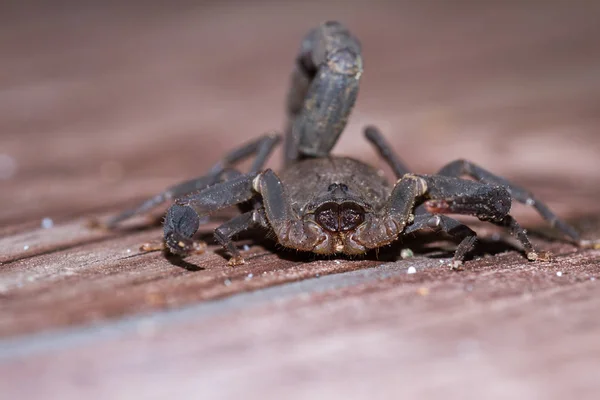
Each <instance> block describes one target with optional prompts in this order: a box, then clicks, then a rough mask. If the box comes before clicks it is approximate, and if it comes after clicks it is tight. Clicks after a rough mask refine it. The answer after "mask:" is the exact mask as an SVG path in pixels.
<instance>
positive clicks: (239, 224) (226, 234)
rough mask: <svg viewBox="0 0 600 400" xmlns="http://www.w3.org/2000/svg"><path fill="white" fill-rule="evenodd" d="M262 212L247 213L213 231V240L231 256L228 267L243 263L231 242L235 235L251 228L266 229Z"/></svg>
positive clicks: (266, 225)
mask: <svg viewBox="0 0 600 400" xmlns="http://www.w3.org/2000/svg"><path fill="white" fill-rule="evenodd" d="M263 212H264V210H252V211H248V212H246V213H243V214H240V215H238V216H237V217H235V218H232V219H230V220H229V221H227V222H225V223H224V224H222V225H221V226H219V227H218V228H217V229H215V238H216V239H217V241H218V242H219V243H220V244H221V246H223V247H224V248H225V249H226V250H227V251H228V252H229V254H230V255H231V258H230V259H229V265H231V266H234V265H240V264H243V263H244V259H243V258H242V256H241V255H240V252H239V250H238V249H237V247H236V246H235V244H234V243H233V241H232V238H233V237H234V236H235V235H237V234H238V233H240V232H242V231H245V230H247V229H250V228H252V227H253V226H262V227H265V228H268V226H269V225H268V224H267V222H266V220H265V217H264V214H263Z"/></svg>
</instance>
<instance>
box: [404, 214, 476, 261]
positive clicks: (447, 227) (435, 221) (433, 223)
mask: <svg viewBox="0 0 600 400" xmlns="http://www.w3.org/2000/svg"><path fill="white" fill-rule="evenodd" d="M421 229H432V230H433V231H434V232H440V231H441V232H446V233H447V234H449V235H450V236H452V237H453V238H457V239H459V240H460V243H459V244H458V246H457V247H456V251H455V252H454V257H453V259H452V263H451V267H452V268H454V269H456V268H458V267H459V266H460V265H461V264H462V263H463V261H464V259H465V256H466V255H467V254H468V253H469V252H470V251H471V250H473V248H474V247H475V242H476V241H477V234H476V233H475V232H474V231H473V230H472V229H471V228H469V227H468V226H466V225H464V224H462V223H461V222H459V221H457V220H455V219H454V218H450V217H448V216H446V215H439V214H435V215H432V214H421V215H415V220H414V221H413V223H412V224H410V225H409V226H407V227H406V229H405V230H404V232H403V235H406V234H409V233H413V232H416V231H418V230H421Z"/></svg>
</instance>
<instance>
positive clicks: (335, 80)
mask: <svg viewBox="0 0 600 400" xmlns="http://www.w3.org/2000/svg"><path fill="white" fill-rule="evenodd" d="M362 72H363V64H362V57H361V48H360V42H359V41H358V39H357V38H356V37H354V36H353V35H352V34H351V33H350V31H348V30H347V29H346V28H345V27H344V26H343V25H342V24H340V23H339V22H335V21H329V22H325V23H323V24H322V25H320V26H319V27H317V28H315V29H313V30H311V31H310V32H309V33H308V34H307V35H306V37H305V38H304V40H303V41H302V45H301V48H300V52H299V54H298V57H297V59H296V66H295V68H294V72H293V75H292V87H291V89H290V92H289V94H288V99H287V111H288V124H287V128H286V144H285V162H286V165H288V164H290V163H293V162H294V161H296V160H298V159H302V158H307V157H326V156H327V155H329V152H330V151H331V149H332V148H333V146H334V145H335V143H336V142H337V140H338V137H339V136H340V134H341V133H342V131H343V130H344V128H345V126H346V123H347V121H348V116H349V115H350V112H351V111H352V108H353V107H354V103H355V102H356V96H357V95H358V86H359V81H360V77H361V75H362Z"/></svg>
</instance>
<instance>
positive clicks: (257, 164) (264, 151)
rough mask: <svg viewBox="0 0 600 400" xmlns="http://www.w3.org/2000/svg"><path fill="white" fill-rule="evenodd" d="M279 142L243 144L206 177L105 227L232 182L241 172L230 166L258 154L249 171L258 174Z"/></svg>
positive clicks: (151, 200)
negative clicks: (218, 184) (200, 191)
mask: <svg viewBox="0 0 600 400" xmlns="http://www.w3.org/2000/svg"><path fill="white" fill-rule="evenodd" d="M280 139H281V138H280V136H279V135H274V134H268V135H264V136H261V137H260V138H258V139H254V140H252V141H249V142H248V143H245V144H243V145H242V146H241V147H239V148H237V149H235V150H233V151H231V152H230V153H228V154H227V155H225V157H224V158H223V159H222V160H221V161H219V162H217V163H216V164H215V165H214V166H213V167H212V168H211V169H210V171H209V172H208V174H207V175H205V176H201V177H198V178H194V179H190V180H188V181H185V182H181V183H178V184H176V185H174V186H171V187H170V188H168V189H166V190H165V191H163V192H161V193H159V194H157V195H155V196H153V197H151V198H149V199H147V200H145V201H143V202H142V203H141V204H139V205H138V206H137V207H135V208H132V209H129V210H125V211H123V212H122V213H120V214H118V215H115V216H113V217H111V218H109V219H108V220H107V221H106V222H104V223H103V224H102V225H104V226H105V227H107V228H109V229H112V228H114V227H115V226H117V225H118V224H119V223H120V222H122V221H125V220H127V219H129V218H131V217H133V216H136V215H139V214H143V213H146V212H148V211H150V210H151V209H153V208H154V207H157V206H159V205H160V204H162V203H165V202H167V201H170V200H173V199H176V198H178V197H181V196H184V195H186V194H188V193H192V192H195V191H199V190H202V189H204V188H206V187H209V186H212V185H214V184H216V183H218V182H221V181H226V180H229V179H231V178H233V177H235V176H239V175H240V173H239V172H237V170H234V169H232V168H231V167H232V166H233V165H235V164H237V163H238V162H240V161H243V160H245V159H246V158H248V157H250V156H252V155H255V156H256V157H255V159H254V162H253V163H252V165H251V167H250V171H249V172H250V173H253V172H258V171H259V170H260V169H262V167H263V165H264V164H265V162H266V161H267V159H268V157H269V155H270V154H271V152H272V151H273V149H274V148H275V146H276V145H277V143H278V142H279V141H280Z"/></svg>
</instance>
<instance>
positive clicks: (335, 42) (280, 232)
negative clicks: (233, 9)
mask: <svg viewBox="0 0 600 400" xmlns="http://www.w3.org/2000/svg"><path fill="white" fill-rule="evenodd" d="M362 72H363V67H362V59H361V46H360V44H359V41H358V40H357V39H356V37H354V36H353V35H352V34H351V33H350V32H349V31H348V30H347V29H346V28H345V27H344V26H343V25H342V24H340V23H339V22H333V21H330V22H325V23H323V24H322V25H320V26H319V27H317V28H315V29H313V30H311V31H310V32H309V33H308V34H307V36H306V37H305V38H304V40H303V41H302V44H301V47H300V52H299V54H298V57H297V58H296V61H295V67H294V72H293V74H292V85H291V90H290V92H289V95H288V98H287V115H288V123H287V125H286V134H285V137H286V144H285V152H284V153H285V166H284V168H283V169H282V170H281V171H279V173H277V174H276V173H275V172H274V171H272V170H271V169H263V167H264V164H265V162H266V160H267V159H268V157H269V156H270V154H271V153H272V151H273V149H274V148H275V146H276V145H277V144H278V142H279V141H280V139H281V137H280V136H279V135H276V134H269V135H265V136H262V137H260V138H258V139H256V140H252V141H250V142H247V143H246V144H243V145H242V146H241V147H239V148H238V149H236V150H234V151H232V152H231V153H229V154H227V155H226V156H225V157H224V158H223V160H222V161H220V162H218V163H217V164H216V165H214V166H213V168H211V169H210V171H209V172H208V173H207V174H206V175H204V176H201V177H199V178H196V179H193V180H190V181H186V182H183V183H180V184H178V185H175V186H173V187H171V188H169V189H167V190H166V191H164V192H162V193H160V194H158V195H156V196H154V197H153V198H151V199H149V200H147V201H145V202H143V203H142V204H141V205H139V206H138V207H137V208H135V209H132V210H127V211H125V212H123V213H121V214H120V215H117V216H115V217H113V218H112V219H110V220H109V221H108V222H107V225H108V226H109V227H112V226H115V225H116V224H117V223H119V222H120V221H123V220H125V219H127V218H129V217H131V216H133V215H136V214H140V213H143V212H146V211H147V210H149V209H150V208H152V207H154V206H156V205H158V204H161V203H163V202H165V201H168V200H175V202H174V204H173V205H172V206H171V207H170V208H169V210H168V211H167V215H166V219H165V223H164V243H165V244H166V247H167V248H168V250H169V251H170V252H172V253H174V254H177V255H181V256H185V255H187V254H189V253H191V252H198V251H203V250H204V248H205V246H204V245H203V243H201V242H199V241H196V240H194V238H193V236H194V234H195V233H196V231H197V230H198V228H199V226H200V224H201V221H202V220H203V219H206V217H208V216H209V215H210V214H211V213H213V212H215V211H217V210H220V209H223V208H225V207H231V206H237V208H238V209H239V210H240V214H239V215H238V216H236V217H235V218H233V219H231V220H229V221H227V222H225V223H224V224H222V225H221V226H219V227H218V228H217V229H215V232H214V233H215V238H216V239H217V241H219V242H220V243H221V244H222V246H223V247H224V248H225V249H226V250H227V251H228V252H229V253H230V254H231V259H230V261H229V263H230V264H231V265H236V264H240V263H243V262H244V260H243V258H242V256H241V254H240V251H239V250H238V249H237V247H236V246H235V244H234V243H233V240H232V239H233V237H235V235H236V234H238V233H240V232H241V231H244V230H246V229H248V228H250V227H254V226H258V227H262V228H264V230H265V231H267V232H270V236H273V237H275V238H276V240H277V242H278V243H279V244H280V245H282V246H283V247H286V248H290V249H296V250H302V251H307V252H313V253H318V254H347V255H358V254H363V253H365V252H367V251H368V250H370V249H375V248H379V247H382V246H385V245H388V244H390V243H392V242H394V241H396V240H397V239H398V238H399V237H401V236H402V235H406V234H409V233H412V232H415V231H418V230H421V229H431V230H434V231H442V232H446V233H447V234H449V235H450V236H452V237H454V238H456V239H458V240H459V241H460V243H459V245H458V247H457V249H456V252H455V254H454V257H453V259H452V260H451V261H450V264H451V265H452V266H453V267H456V266H458V265H460V264H461V263H462V262H463V260H464V258H465V256H466V255H467V254H468V253H469V251H471V250H472V249H473V247H474V245H475V241H476V235H475V232H473V231H472V230H471V229H470V228H469V227H467V226H466V225H464V224H462V223H461V222H459V221H457V220H455V219H453V218H451V217H449V216H448V215H447V214H464V215H472V216H475V217H477V218H479V219H480V220H483V221H489V222H491V223H493V224H496V225H500V226H503V227H506V228H508V229H509V230H510V232H511V233H512V234H513V235H514V236H515V237H516V238H517V239H518V241H519V242H520V243H521V245H522V246H523V248H524V250H525V254H526V256H527V258H528V259H530V260H536V259H538V257H539V255H538V253H537V252H536V251H535V250H534V248H533V246H532V245H531V243H530V241H529V239H528V238H527V235H526V232H525V230H524V229H523V228H521V226H520V225H519V224H518V223H517V221H515V219H514V218H513V217H512V216H511V215H510V209H511V205H512V200H513V199H514V200H516V201H518V202H521V203H524V204H527V205H529V206H532V207H534V208H535V209H536V210H537V211H538V212H539V213H540V215H541V216H542V217H543V218H544V219H546V220H547V221H549V222H550V224H551V225H552V226H554V227H555V228H557V229H558V230H559V231H561V232H562V233H563V234H564V235H565V236H566V238H568V240H570V241H571V242H573V243H575V244H577V245H579V246H584V247H592V246H593V247H599V245H598V242H592V241H587V240H581V239H580V236H579V234H578V232H577V231H576V230H575V229H573V228H572V227H571V226H570V225H568V224H567V223H565V222H564V221H562V220H560V219H559V218H558V217H557V216H556V215H555V214H554V213H553V212H552V211H550V209H549V208H548V207H547V206H545V205H544V204H543V203H542V202H540V201H539V200H538V199H536V198H535V197H534V196H533V195H532V194H531V193H529V192H528V191H526V190H524V189H521V188H519V187H518V186H515V185H513V184H512V183H510V182H508V181H507V180H505V179H503V178H500V177H498V176H496V175H493V174H491V173H490V172H488V171H486V170H484V169H483V168H481V167H479V166H477V165H475V164H473V163H470V162H469V161H465V160H458V161H454V162H451V163H450V164H448V165H446V166H445V167H443V168H442V169H441V170H440V171H439V172H438V173H437V174H435V175H424V174H414V173H411V172H410V171H409V170H408V168H406V167H405V165H404V163H403V162H402V161H401V160H400V158H399V157H398V156H397V155H396V153H395V152H394V150H393V149H392V147H391V146H390V145H389V144H388V143H387V142H386V141H385V139H384V137H383V135H382V134H381V133H380V132H379V130H378V129H377V128H375V127H373V126H369V127H367V128H366V129H365V137H366V139H367V140H368V141H369V142H371V144H372V145H373V146H374V148H375V150H376V151H377V152H378V153H379V155H380V156H381V157H382V158H383V159H384V160H385V161H386V162H387V163H388V164H389V166H390V167H391V169H392V170H393V172H394V174H395V176H396V179H397V180H396V182H395V183H394V184H392V183H390V182H388V180H387V179H386V178H384V177H383V176H382V174H381V173H380V172H379V171H378V170H377V169H375V168H373V167H371V166H369V165H367V164H365V163H362V162H360V161H357V160H354V159H352V158H348V157H338V156H333V155H331V154H330V152H331V150H332V148H333V147H334V145H335V143H336V141H337V140H338V137H339V135H340V134H341V132H342V131H343V129H344V127H345V126H346V122H347V120H348V116H349V114H350V112H351V110H352V108H353V106H354V103H355V101H356V96H357V94H358V85H359V81H360V77H361V74H362ZM252 156H254V162H253V163H252V165H251V167H250V169H249V170H248V172H245V173H243V172H241V171H240V170H238V169H236V168H235V166H236V164H237V163H238V162H239V161H241V160H244V159H247V158H249V157H252ZM463 176H466V177H469V178H471V179H462V178H461V177H463Z"/></svg>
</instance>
